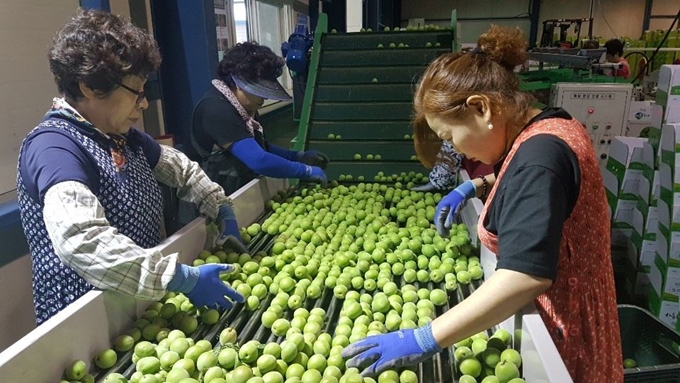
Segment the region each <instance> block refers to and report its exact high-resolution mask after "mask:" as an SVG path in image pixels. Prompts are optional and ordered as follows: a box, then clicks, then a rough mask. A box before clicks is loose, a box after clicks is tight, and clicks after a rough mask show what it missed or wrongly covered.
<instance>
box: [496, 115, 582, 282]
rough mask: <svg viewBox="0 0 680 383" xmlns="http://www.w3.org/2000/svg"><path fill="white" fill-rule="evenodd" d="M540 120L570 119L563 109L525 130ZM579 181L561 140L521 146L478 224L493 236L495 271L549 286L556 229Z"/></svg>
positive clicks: (544, 137)
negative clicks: (495, 238) (519, 274)
mask: <svg viewBox="0 0 680 383" xmlns="http://www.w3.org/2000/svg"><path fill="white" fill-rule="evenodd" d="M546 118H564V119H571V116H570V115H569V114H568V113H567V112H566V111H565V110H564V109H546V110H544V111H543V112H542V113H540V114H539V115H538V116H536V117H535V118H533V119H532V120H531V121H529V123H528V124H527V125H526V126H529V125H531V124H532V123H534V122H536V121H539V120H542V119H546ZM501 165H502V162H501V163H500V164H498V165H497V166H496V174H498V170H499V169H500V166H501ZM580 178H581V176H580V169H579V164H578V160H577V158H576V154H575V153H574V152H573V151H572V150H571V148H570V147H569V146H568V145H567V143H566V142H564V141H563V140H562V139H560V138H558V137H556V136H553V135H550V134H539V135H536V136H534V137H532V138H530V139H528V140H526V141H525V142H523V143H522V145H521V146H520V147H519V149H517V152H516V153H515V155H514V156H513V158H512V160H511V162H510V163H509V164H508V166H507V168H506V170H505V173H504V174H503V178H502V179H501V181H500V184H499V185H498V189H497V190H496V194H495V196H494V199H493V201H492V202H491V205H490V206H489V208H488V213H487V216H486V221H485V222H484V227H485V228H486V230H488V231H489V232H491V233H494V234H496V235H497V236H498V256H499V258H498V264H497V268H499V269H508V270H514V271H518V272H522V273H525V274H530V275H534V276H537V277H541V278H549V279H552V280H555V278H556V277H557V267H558V262H559V250H560V242H561V240H562V229H563V227H564V222H565V221H566V220H567V218H568V217H569V216H570V215H571V212H572V210H573V208H574V205H575V204H576V200H577V199H578V195H579V189H580Z"/></svg>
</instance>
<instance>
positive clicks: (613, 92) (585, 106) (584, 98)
mask: <svg viewBox="0 0 680 383" xmlns="http://www.w3.org/2000/svg"><path fill="white" fill-rule="evenodd" d="M632 100H633V85H632V84H579V83H556V84H553V85H552V87H551V89H550V106H553V107H561V108H564V109H565V110H566V111H567V112H569V114H571V115H572V117H574V118H575V119H577V120H578V121H580V122H581V124H583V127H584V128H585V129H586V130H587V131H588V134H589V135H590V139H591V141H592V142H593V146H594V148H595V154H596V155H597V156H598V158H599V160H600V164H601V165H604V164H605V163H606V162H607V157H608V154H609V146H610V145H611V142H612V139H613V138H614V137H615V136H623V135H625V133H626V126H627V124H628V113H629V110H630V104H631V101H632Z"/></svg>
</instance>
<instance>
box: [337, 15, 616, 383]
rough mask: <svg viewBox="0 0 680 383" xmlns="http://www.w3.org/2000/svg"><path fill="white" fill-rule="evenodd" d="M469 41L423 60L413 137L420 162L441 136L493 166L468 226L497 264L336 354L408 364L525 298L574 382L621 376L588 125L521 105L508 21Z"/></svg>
mask: <svg viewBox="0 0 680 383" xmlns="http://www.w3.org/2000/svg"><path fill="white" fill-rule="evenodd" d="M477 45H478V47H477V49H475V50H474V51H473V52H471V53H450V54H446V55H442V56H439V57H438V58H437V59H436V60H434V61H433V62H432V63H431V64H430V66H429V67H428V69H427V70H426V71H425V73H424V75H423V76H422V78H421V80H420V83H419V85H418V89H417V90H416V94H415V99H414V106H415V119H414V129H415V134H416V137H415V138H416V140H415V143H416V150H417V152H418V155H419V157H420V158H421V159H422V160H423V161H424V162H426V163H430V164H431V163H432V162H433V161H434V157H435V155H436V153H437V149H438V147H439V146H440V145H441V141H443V140H446V141H451V143H452V144H453V146H454V148H455V149H456V151H458V152H459V153H464V154H465V155H466V156H467V157H468V158H472V159H477V160H479V161H481V162H483V163H485V164H489V165H494V166H495V168H496V175H497V180H496V182H495V184H494V186H493V188H491V190H490V192H489V197H488V199H487V202H486V204H485V205H484V209H483V211H482V213H481V216H480V218H479V228H478V235H479V238H480V240H481V242H482V243H483V244H484V245H485V246H486V247H488V248H489V249H490V250H491V251H492V252H494V253H495V254H496V255H497V256H498V264H497V270H496V271H495V272H494V274H493V275H492V276H491V277H490V278H489V279H488V280H486V281H484V283H483V284H482V285H481V286H480V287H479V288H478V289H476V290H475V291H474V292H473V293H472V294H471V295H470V296H469V297H467V299H465V300H464V301H462V302H460V303H458V304H456V305H455V306H454V307H453V308H451V309H450V310H449V311H447V312H446V313H444V314H443V315H441V316H440V317H438V318H436V319H435V320H434V321H433V322H431V323H429V324H427V325H425V326H422V327H420V328H417V329H404V330H401V331H399V332H396V333H390V334H383V335H377V336H373V337H368V338H366V339H363V340H361V341H359V342H357V343H355V344H352V345H350V346H348V347H347V348H346V349H345V350H343V352H342V354H343V356H344V357H346V358H351V359H350V360H348V361H347V366H348V367H361V368H365V369H364V371H363V374H364V375H375V374H377V373H380V371H384V370H386V369H390V368H394V367H400V366H404V365H410V364H416V363H418V362H420V361H423V360H424V359H427V358H429V357H432V356H433V355H434V354H436V353H438V352H440V351H441V350H442V348H446V347H449V346H451V345H453V344H454V343H457V342H459V341H461V340H463V339H464V338H467V337H469V336H471V335H473V334H475V333H478V332H480V331H485V330H487V329H489V328H491V327H493V326H495V325H497V324H498V323H500V322H501V321H503V320H505V319H506V318H508V317H510V316H511V315H513V314H515V313H517V312H519V311H520V310H521V309H522V308H523V307H524V306H526V305H527V304H530V303H534V304H535V306H536V308H537V310H538V313H539V314H540V316H541V318H542V319H543V322H544V323H545V325H546V327H547V329H548V333H549V334H550V336H551V338H552V340H553V342H554V343H555V346H556V347H557V350H558V352H559V353H560V356H561V358H562V360H563V361H564V363H565V365H566V368H567V370H568V371H569V374H570V375H571V378H572V379H573V380H574V381H575V382H623V358H622V355H621V351H622V350H621V337H620V332H619V331H620V330H619V321H618V312H617V306H616V292H615V288H614V275H613V270H612V262H611V255H610V248H609V245H610V236H609V235H610V233H609V216H608V207H607V200H606V196H605V191H604V186H603V183H602V176H601V174H600V170H599V166H598V160H597V158H596V156H595V151H594V149H593V145H592V143H591V142H590V137H589V136H588V134H587V132H586V131H585V130H584V129H583V127H582V126H581V124H580V123H579V122H578V121H577V120H575V119H573V118H572V117H571V116H570V115H569V114H568V113H567V112H566V111H564V110H563V109H545V110H540V109H536V108H533V107H532V106H531V104H532V97H531V96H530V95H528V94H526V93H523V92H521V91H520V90H519V81H518V78H517V76H516V75H515V73H513V68H514V67H515V65H517V64H520V63H522V62H524V61H525V49H526V41H525V40H524V38H523V37H522V33H521V31H520V30H519V28H516V29H509V28H508V29H505V28H501V27H497V26H494V27H492V28H491V29H490V30H489V31H488V32H487V33H485V34H483V35H482V36H480V37H479V39H478V41H477ZM548 368H549V367H548Z"/></svg>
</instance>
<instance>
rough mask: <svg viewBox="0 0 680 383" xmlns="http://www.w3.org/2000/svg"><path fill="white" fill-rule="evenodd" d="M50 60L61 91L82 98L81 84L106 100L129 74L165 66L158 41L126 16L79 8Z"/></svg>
mask: <svg viewBox="0 0 680 383" xmlns="http://www.w3.org/2000/svg"><path fill="white" fill-rule="evenodd" d="M47 58H48V60H49V63H50V70H51V71H52V74H53V75H54V81H55V82H56V83H57V88H58V90H59V93H61V94H62V95H64V96H66V97H67V98H70V99H73V100H79V99H80V98H82V97H83V93H82V92H81V91H80V86H79V84H80V83H81V82H82V83H83V84H85V85H86V86H87V87H88V88H90V89H92V90H93V91H95V93H97V94H99V95H101V96H105V95H106V94H108V93H109V92H111V91H113V90H115V89H116V88H118V84H120V83H121V81H122V79H123V78H124V77H126V76H129V75H137V76H141V77H146V76H147V75H148V74H149V73H150V72H152V71H155V70H157V69H158V67H159V66H160V64H161V55H160V51H159V49H158V44H157V43H156V40H155V39H154V38H153V36H151V35H150V34H149V33H147V32H146V31H144V30H142V29H140V28H138V27H136V26H134V25H132V23H130V21H129V20H128V19H126V18H124V17H122V16H119V15H114V14H111V13H107V12H101V11H95V10H84V9H79V10H78V12H77V13H76V15H75V16H74V17H73V18H72V19H71V21H69V22H68V23H66V25H64V26H63V27H62V28H61V30H60V31H59V32H57V34H56V35H55V36H54V43H53V45H52V48H51V49H50V51H49V53H48V54H47Z"/></svg>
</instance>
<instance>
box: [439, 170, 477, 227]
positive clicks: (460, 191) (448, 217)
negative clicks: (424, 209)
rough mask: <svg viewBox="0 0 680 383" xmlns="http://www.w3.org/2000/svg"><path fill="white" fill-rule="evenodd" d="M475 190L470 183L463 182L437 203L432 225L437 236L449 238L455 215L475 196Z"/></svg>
mask: <svg viewBox="0 0 680 383" xmlns="http://www.w3.org/2000/svg"><path fill="white" fill-rule="evenodd" d="M475 190H476V189H475V185H474V184H473V183H472V181H465V182H463V183H462V184H460V185H459V186H458V187H457V188H455V189H453V191H452V192H451V193H449V194H447V195H446V196H445V197H444V198H442V200H441V201H439V204H437V210H436V211H435V213H434V219H435V221H434V224H435V226H436V228H437V233H439V235H441V236H442V237H448V236H449V234H450V233H449V230H450V229H451V226H452V225H453V220H454V217H455V215H456V214H457V213H458V210H459V209H460V207H461V206H462V205H463V202H465V201H467V200H468V199H470V198H472V197H474V196H475Z"/></svg>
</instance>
